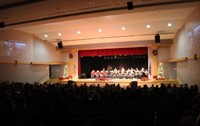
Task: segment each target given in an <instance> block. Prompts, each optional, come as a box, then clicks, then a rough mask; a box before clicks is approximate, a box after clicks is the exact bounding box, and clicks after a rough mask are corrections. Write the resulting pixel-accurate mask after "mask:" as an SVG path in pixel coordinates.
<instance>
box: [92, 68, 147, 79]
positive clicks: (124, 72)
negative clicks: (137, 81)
mask: <svg viewBox="0 0 200 126" xmlns="http://www.w3.org/2000/svg"><path fill="white" fill-rule="evenodd" d="M142 77H148V69H144V68H143V67H142V68H141V69H138V68H135V69H133V68H128V69H125V68H123V67H122V68H121V69H117V68H115V69H113V70H112V69H111V67H108V68H107V69H105V68H103V69H102V70H92V71H91V78H119V79H123V78H125V79H133V78H142Z"/></svg>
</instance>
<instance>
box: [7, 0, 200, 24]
mask: <svg viewBox="0 0 200 126" xmlns="http://www.w3.org/2000/svg"><path fill="white" fill-rule="evenodd" d="M35 1H37V0H35ZM191 2H200V0H181V1H168V2H160V3H150V4H138V5H133V8H144V7H154V6H164V5H172V4H183V3H191ZM125 9H127V10H128V8H127V6H124V7H118V8H108V9H103V10H92V11H85V12H78V13H72V14H63V15H56V16H51V17H44V18H38V19H30V20H26V21H21V22H15V23H10V24H6V23H5V26H14V25H20V24H25V23H32V22H39V21H45V20H51V19H57V18H63V17H71V16H80V15H86V14H93V13H102V12H109V11H119V10H125Z"/></svg>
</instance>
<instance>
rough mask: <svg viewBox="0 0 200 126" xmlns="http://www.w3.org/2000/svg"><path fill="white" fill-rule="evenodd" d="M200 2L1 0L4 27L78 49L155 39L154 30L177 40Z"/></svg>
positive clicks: (180, 0)
mask: <svg viewBox="0 0 200 126" xmlns="http://www.w3.org/2000/svg"><path fill="white" fill-rule="evenodd" d="M127 2H129V3H130V2H132V3H133V9H130V8H129V7H128V5H127ZM199 6H200V0H132V1H130V0H31V1H30V0H1V1H0V22H4V23H5V27H4V28H1V29H0V30H9V29H14V30H20V31H23V32H27V33H30V34H33V35H35V36H36V37H38V38H40V39H42V40H46V41H47V42H49V43H51V44H53V45H55V46H57V43H58V42H59V41H62V43H63V45H64V48H79V49H81V48H83V47H85V48H90V47H92V46H96V48H105V47H112V46H114V45H118V46H122V45H129V46H130V43H131V44H134V43H136V42H140V41H141V42H144V41H146V42H147V41H151V42H152V41H154V39H155V38H154V36H155V34H160V38H161V42H162V41H164V40H166V41H167V40H168V41H172V39H173V38H174V35H175V34H176V32H177V31H178V30H179V29H180V28H181V27H182V26H183V24H184V21H185V19H186V18H187V17H188V16H189V14H190V13H191V12H192V11H193V10H194V9H195V8H196V7H199ZM168 23H171V26H168ZM147 25H150V28H147V27H146V26H147ZM122 27H123V28H122ZM99 29H101V31H99ZM58 33H61V34H62V35H61V36H59V35H58ZM44 35H48V37H45V36H44ZM119 43H120V44H121V45H119ZM144 44H145V43H144Z"/></svg>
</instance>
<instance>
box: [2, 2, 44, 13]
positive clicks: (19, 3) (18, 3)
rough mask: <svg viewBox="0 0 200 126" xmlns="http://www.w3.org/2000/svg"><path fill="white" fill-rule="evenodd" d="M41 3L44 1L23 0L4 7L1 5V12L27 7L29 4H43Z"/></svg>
mask: <svg viewBox="0 0 200 126" xmlns="http://www.w3.org/2000/svg"><path fill="white" fill-rule="evenodd" d="M41 1H44V0H23V1H20V2H13V3H10V4H4V5H0V11H1V10H5V9H10V8H14V7H20V6H25V5H28V4H32V3H36V2H41Z"/></svg>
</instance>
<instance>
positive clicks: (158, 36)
mask: <svg viewBox="0 0 200 126" xmlns="http://www.w3.org/2000/svg"><path fill="white" fill-rule="evenodd" d="M159 42H160V35H159V34H156V35H155V43H159Z"/></svg>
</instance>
